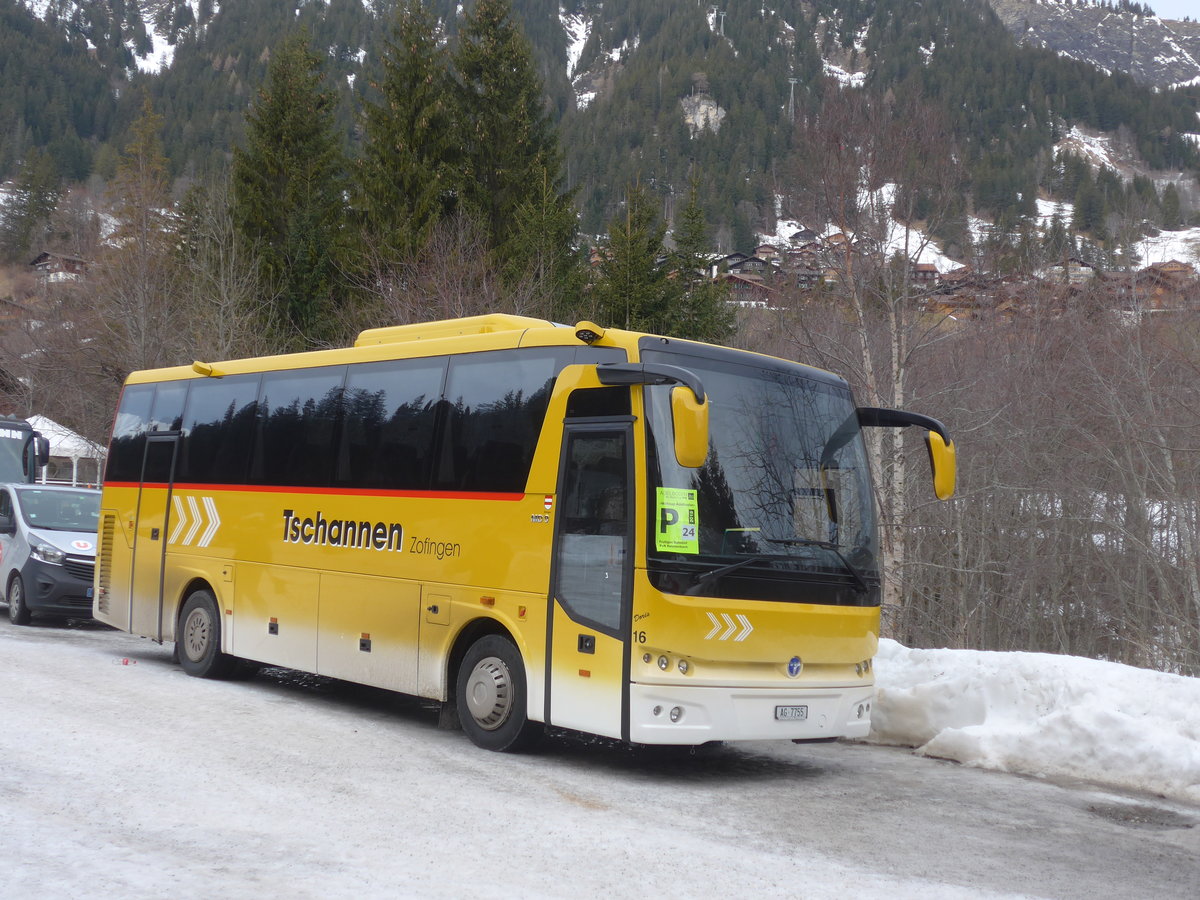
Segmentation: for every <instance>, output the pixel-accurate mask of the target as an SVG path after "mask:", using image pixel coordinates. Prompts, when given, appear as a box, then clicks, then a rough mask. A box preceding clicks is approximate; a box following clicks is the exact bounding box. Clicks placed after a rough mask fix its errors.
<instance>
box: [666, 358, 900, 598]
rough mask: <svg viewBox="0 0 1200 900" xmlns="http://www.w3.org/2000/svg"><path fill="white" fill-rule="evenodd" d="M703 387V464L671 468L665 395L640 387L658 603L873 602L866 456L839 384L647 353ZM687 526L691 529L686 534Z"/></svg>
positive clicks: (789, 372) (874, 550)
mask: <svg viewBox="0 0 1200 900" xmlns="http://www.w3.org/2000/svg"><path fill="white" fill-rule="evenodd" d="M642 359H643V360H644V361H647V362H663V363H670V364H673V365H677V366H682V367H683V368H686V369H689V370H691V371H692V372H694V373H695V374H696V375H698V376H699V377H700V380H701V382H702V383H703V385H704V389H705V391H706V392H707V394H708V399H709V404H710V413H709V415H710V438H709V441H710V443H709V451H708V457H707V459H706V461H705V463H704V465H703V466H702V467H701V468H699V469H686V468H683V467H681V466H680V465H679V464H678V463H677V462H676V461H675V456H674V452H673V442H672V438H671V434H672V432H671V416H670V400H669V397H670V394H669V392H670V390H671V388H670V387H667V386H659V387H652V388H649V389H648V390H647V420H648V423H649V426H650V427H649V429H648V442H647V443H648V448H649V453H650V460H649V463H650V464H649V466H648V474H649V480H650V484H649V492H648V506H649V510H648V513H649V516H650V524H651V531H650V534H651V537H650V540H649V546H648V554H647V555H648V559H647V568H648V571H649V574H650V578H651V582H652V583H653V584H654V585H655V587H657V588H658V589H659V590H662V591H664V592H667V593H676V594H690V595H694V596H706V597H738V598H744V599H758V600H764V599H765V600H781V601H793V602H804V603H825V604H838V605H853V606H866V605H875V604H877V603H878V602H879V562H878V546H877V543H876V540H877V539H876V536H875V535H876V529H875V512H874V504H873V498H872V494H871V482H870V478H869V475H868V469H867V458H866V450H865V447H864V444H863V439H862V434H861V432H860V430H859V428H858V422H857V416H856V413H855V407H854V403H853V399H852V397H851V395H850V391H849V389H848V388H847V387H846V385H845V383H844V382H842V381H841V380H840V379H837V378H834V377H832V376H829V375H826V374H825V373H823V372H819V371H817V370H811V369H806V368H804V367H801V366H798V365H790V364H787V363H784V362H779V363H778V364H773V363H771V362H769V361H763V360H754V361H753V362H752V363H750V364H747V363H746V362H743V361H742V360H739V359H737V358H736V357H735V356H734V355H733V354H732V353H730V354H728V355H726V354H720V356H718V357H716V358H710V357H709V356H707V355H705V356H701V355H692V354H690V353H687V352H686V351H685V352H670V351H665V350H653V351H651V350H646V351H645V352H643V354H642ZM689 525H692V526H694V528H689V527H688V526H689Z"/></svg>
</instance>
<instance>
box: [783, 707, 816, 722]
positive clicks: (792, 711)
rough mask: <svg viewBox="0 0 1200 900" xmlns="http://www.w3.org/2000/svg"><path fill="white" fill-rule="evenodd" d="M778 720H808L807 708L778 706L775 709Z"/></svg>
mask: <svg viewBox="0 0 1200 900" xmlns="http://www.w3.org/2000/svg"><path fill="white" fill-rule="evenodd" d="M775 718H776V719H790V720H796V721H798V720H801V719H807V718H808V707H807V706H777V707H775Z"/></svg>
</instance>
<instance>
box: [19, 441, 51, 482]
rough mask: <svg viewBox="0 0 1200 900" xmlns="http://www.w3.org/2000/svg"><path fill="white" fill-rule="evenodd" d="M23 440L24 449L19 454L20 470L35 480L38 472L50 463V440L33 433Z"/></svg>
mask: <svg viewBox="0 0 1200 900" xmlns="http://www.w3.org/2000/svg"><path fill="white" fill-rule="evenodd" d="M25 440H26V443H25V449H24V450H23V451H22V453H21V468H22V469H24V470H25V474H26V475H27V476H29V477H30V478H34V479H36V478H37V475H38V472H40V471H41V470H42V469H43V468H44V467H45V466H46V465H47V464H48V463H49V462H50V439H49V438H48V437H46V436H45V435H44V434H42V433H41V432H38V431H35V432H34V433H33V434H31V435H30V436H29V437H28V438H26V439H25Z"/></svg>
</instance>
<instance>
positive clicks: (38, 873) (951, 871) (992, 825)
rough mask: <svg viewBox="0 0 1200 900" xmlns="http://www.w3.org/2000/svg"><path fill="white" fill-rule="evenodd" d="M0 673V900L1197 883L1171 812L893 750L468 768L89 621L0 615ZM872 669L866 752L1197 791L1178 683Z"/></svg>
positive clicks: (756, 893)
mask: <svg viewBox="0 0 1200 900" xmlns="http://www.w3.org/2000/svg"><path fill="white" fill-rule="evenodd" d="M0 671H3V672H4V681H3V687H2V689H0V759H2V760H3V765H0V834H3V835H4V857H5V858H4V863H3V864H2V865H0V896H2V897H4V898H6V900H7V898H9V897H12V898H24V897H38V898H39V900H41V898H50V900H57V898H93V897H121V898H123V900H140V898H158V897H164V896H197V897H221V898H247V900H264V898H289V900H292V898H322V900H325V898H334V900H340V898H346V900H351V898H353V900H362V898H374V897H380V898H383V897H387V898H393V897H445V898H458V897H463V896H470V897H473V898H493V897H494V898H509V897H514V896H520V897H529V898H541V897H554V898H556V897H591V896H606V897H613V898H624V897H630V898H632V897H645V896H652V897H659V896H665V897H747V898H750V897H753V898H756V900H758V898H764V897H780V898H783V897H787V898H796V897H803V898H805V900H814V898H834V897H842V896H845V895H846V894H847V893H853V894H854V895H855V896H859V897H867V898H875V897H878V898H885V897H886V898H889V900H894V898H905V897H920V898H922V900H929V898H932V900H937V898H958V897H1015V896H1021V897H1028V896H1043V897H1070V896H1088V897H1089V898H1091V900H1100V898H1107V897H1113V898H1128V897H1133V896H1151V895H1152V896H1156V897H1187V896H1191V894H1192V892H1191V888H1194V883H1193V879H1194V877H1195V875H1196V874H1197V871H1198V869H1197V863H1196V860H1197V859H1200V827H1196V826H1198V825H1200V806H1197V805H1194V804H1190V803H1188V802H1187V801H1174V800H1163V799H1159V798H1155V797H1153V796H1150V795H1130V794H1118V793H1114V792H1112V791H1111V790H1109V789H1107V788H1104V787H1102V786H1087V785H1082V786H1081V785H1077V784H1070V783H1068V782H1069V779H1067V780H1065V781H1064V779H1062V777H1061V775H1058V776H1056V777H1048V778H1045V779H1038V778H1012V777H1008V776H1002V775H996V774H993V773H989V772H984V771H981V770H979V769H975V768H969V767H963V766H952V765H950V764H948V763H945V762H941V761H938V760H936V759H928V758H922V757H919V756H915V755H913V754H911V753H906V752H904V751H903V750H898V749H893V748H889V747H879V746H865V745H854V744H838V745H808V746H801V747H797V746H794V745H792V744H790V743H783V744H776V743H767V742H754V743H751V744H746V745H730V746H727V747H724V748H717V749H716V750H714V751H712V752H711V753H710V754H705V753H702V754H700V755H698V756H688V755H687V754H686V752H683V753H681V752H680V751H671V752H669V753H664V754H655V753H639V752H635V751H631V750H629V749H628V748H623V747H621V746H620V745H616V744H614V742H611V741H609V742H603V741H602V742H582V741H578V740H571V741H567V740H565V739H562V738H556V739H555V740H554V741H551V742H549V744H548V746H547V747H546V748H545V749H544V750H543V751H542V752H540V753H537V754H531V755H522V756H509V755H503V754H492V753H487V752H484V751H481V750H478V749H476V748H474V747H473V746H471V745H470V744H469V742H468V741H467V740H466V739H465V737H464V736H463V735H462V734H461V733H459V732H449V731H441V730H438V729H437V728H436V727H435V724H434V720H435V717H434V715H433V713H432V711H431V710H430V708H429V706H428V704H424V703H421V702H419V701H414V700H408V699H405V698H401V697H397V696H396V695H391V694H387V693H386V692H382V691H377V690H374V689H369V688H359V687H357V686H353V685H347V684H345V683H342V682H336V681H332V680H330V679H320V678H315V677H311V676H304V675H300V674H298V673H288V672H285V671H283V670H267V671H266V672H264V673H263V674H262V675H259V676H257V677H256V678H255V679H253V680H252V681H251V682H248V683H239V682H214V681H205V680H201V679H195V678H189V677H188V676H186V675H184V674H183V672H182V671H181V670H180V669H179V667H178V666H177V665H176V664H174V663H173V662H172V661H171V654H170V648H169V646H166V647H160V646H157V645H155V644H153V643H151V642H149V641H146V640H141V639H138V638H134V637H131V636H128V635H124V634H120V633H117V632H111V631H109V630H107V629H104V628H102V627H99V626H86V627H66V626H63V625H58V624H52V623H48V624H45V625H39V624H36V623H35V625H34V626H32V627H26V628H18V627H15V626H11V625H9V624H8V623H7V622H0ZM877 673H878V677H879V681H880V688H881V690H880V702H879V705H878V707H877V713H876V714H877V718H878V721H879V724H880V725H881V732H880V735H879V737H880V738H881V739H883V738H886V739H889V740H904V741H910V740H916V741H918V742H924V741H930V742H929V743H928V744H926V745H925V747H924V752H926V753H936V755H939V756H940V755H947V756H952V755H955V754H958V755H960V756H962V757H963V758H964V759H965V760H966V761H968V762H970V763H973V764H980V765H996V766H999V767H1003V768H1008V769H1010V770H1012V771H1022V770H1038V771H1044V772H1045V773H1046V774H1047V775H1055V773H1063V772H1071V771H1073V772H1075V773H1077V774H1080V773H1082V774H1085V775H1087V774H1094V775H1096V776H1097V777H1100V778H1102V779H1104V780H1108V781H1110V782H1114V783H1129V782H1128V779H1127V777H1126V775H1125V774H1123V773H1119V772H1113V771H1110V770H1107V768H1106V765H1107V764H1104V765H1099V766H1096V765H1092V766H1091V767H1087V766H1085V767H1084V768H1083V769H1082V770H1081V769H1080V768H1078V767H1077V766H1076V767H1075V768H1072V766H1074V765H1075V764H1074V763H1072V762H1071V760H1078V759H1080V758H1087V757H1091V758H1092V759H1093V760H1096V759H1099V758H1100V756H1101V755H1102V751H1103V752H1108V751H1105V750H1104V748H1103V746H1102V745H1104V744H1109V745H1111V748H1110V749H1111V750H1113V751H1114V752H1115V750H1119V749H1122V748H1123V751H1124V754H1125V756H1124V757H1122V758H1121V759H1120V760H1119V762H1120V765H1121V766H1129V767H1131V768H1134V769H1140V770H1142V771H1147V772H1152V771H1155V770H1159V771H1158V777H1157V780H1155V781H1148V782H1146V783H1145V784H1144V785H1143V786H1145V787H1148V788H1150V789H1151V790H1156V789H1159V788H1162V789H1164V790H1168V789H1169V790H1171V791H1172V792H1174V787H1173V786H1177V787H1179V791H1178V794H1179V795H1182V796H1185V797H1194V796H1195V794H1194V787H1195V781H1196V769H1195V765H1196V746H1197V738H1196V723H1197V716H1198V715H1200V713H1198V712H1197V710H1200V703H1197V700H1198V699H1200V697H1198V696H1197V682H1195V681H1193V680H1190V679H1176V678H1171V677H1169V676H1161V675H1156V674H1155V673H1149V672H1139V671H1137V670H1133V669H1128V668H1126V667H1122V666H1111V665H1108V664H1104V663H1095V662H1091V661H1088V660H1075V659H1069V658H1063V657H1051V656H1042V655H1037V654H977V653H969V652H957V651H956V652H951V651H922V650H906V649H905V648H902V647H900V646H899V645H896V644H894V643H885V644H884V646H883V648H882V651H881V653H880V656H879V664H878V667H877ZM1142 706H1146V707H1150V706H1152V707H1153V709H1146V710H1141V709H1140V707H1142ZM1171 723H1174V724H1171ZM931 739H932V740H931ZM1155 745H1163V746H1161V747H1156V746H1155ZM988 748H990V750H989V749H988ZM1114 761H1116V760H1115V759H1114ZM1189 767H1191V768H1190V769H1189ZM1189 781H1190V783H1191V784H1190V786H1189V785H1188V782H1189ZM1147 822H1148V823H1149V824H1146V823H1147Z"/></svg>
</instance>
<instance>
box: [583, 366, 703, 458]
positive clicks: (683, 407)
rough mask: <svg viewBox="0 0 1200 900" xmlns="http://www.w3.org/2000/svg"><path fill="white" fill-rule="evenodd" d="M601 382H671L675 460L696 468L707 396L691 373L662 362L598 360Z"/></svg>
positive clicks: (701, 446)
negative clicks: (610, 361) (611, 361)
mask: <svg viewBox="0 0 1200 900" xmlns="http://www.w3.org/2000/svg"><path fill="white" fill-rule="evenodd" d="M596 378H597V379H598V380H599V382H600V383H601V384H674V385H677V387H674V388H672V389H671V424H672V426H673V427H674V431H675V460H676V462H678V463H679V464H680V465H681V466H683V467H684V468H687V469H698V468H700V467H701V466H702V465H704V458H705V457H706V456H708V398H707V397H706V396H705V393H704V385H703V384H701V383H700V378H699V377H698V376H697V375H696V373H695V372H691V371H689V370H688V369H685V368H683V367H682V366H670V365H666V364H662V363H598V364H597V365H596Z"/></svg>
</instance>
